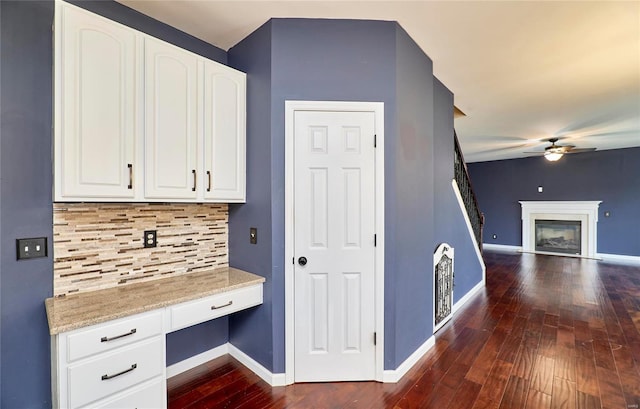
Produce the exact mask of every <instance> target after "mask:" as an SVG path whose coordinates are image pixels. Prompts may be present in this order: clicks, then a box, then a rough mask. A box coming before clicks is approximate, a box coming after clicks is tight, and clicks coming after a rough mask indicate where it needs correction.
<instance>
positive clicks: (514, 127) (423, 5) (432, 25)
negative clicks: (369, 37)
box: [119, 0, 640, 162]
mask: <svg viewBox="0 0 640 409" xmlns="http://www.w3.org/2000/svg"><path fill="white" fill-rule="evenodd" d="M119 1H120V3H122V4H125V5H127V6H129V7H131V8H134V9H136V10H138V11H140V12H142V13H144V14H147V15H149V16H151V17H154V18H156V19H158V20H160V21H163V22H165V23H167V24H169V25H172V26H174V27H176V28H178V29H180V30H183V31H185V32H187V33H189V34H191V35H193V36H195V37H198V38H201V39H203V40H205V41H207V42H209V43H211V44H214V45H216V46H218V47H220V48H222V49H224V50H228V49H229V48H231V47H232V46H234V45H235V44H237V43H238V42H239V41H240V40H242V39H243V38H244V37H246V36H247V35H248V34H249V33H251V32H252V31H253V30H255V29H256V28H258V27H259V26H260V25H262V24H263V23H264V22H265V21H267V20H268V19H269V18H271V17H309V18H352V19H379V20H395V21H398V22H399V23H400V25H401V26H402V27H403V28H404V29H405V30H406V31H407V32H408V33H409V35H410V36H411V37H412V38H413V39H414V40H415V41H416V42H417V43H418V45H419V46H420V47H421V48H422V49H423V50H424V52H425V53H426V54H428V55H429V57H431V59H432V60H433V65H434V74H435V75H436V77H438V79H440V80H441V81H442V82H443V83H444V84H445V85H446V86H447V87H448V88H449V89H450V90H451V91H453V93H454V94H455V104H456V106H457V107H458V108H459V109H460V110H462V111H463V112H464V113H465V114H466V115H467V116H466V117H463V118H458V119H456V121H455V128H456V131H457V133H458V137H459V138H460V142H461V144H462V148H463V152H464V155H465V158H466V160H467V161H468V162H476V161H486V160H495V159H507V158H517V157H524V156H530V154H525V153H524V152H525V151H543V149H544V146H546V145H548V143H546V142H545V140H546V139H549V138H551V137H559V138H560V139H561V141H560V144H562V143H565V144H572V145H575V146H576V147H578V148H590V147H595V148H598V150H604V149H615V148H624V147H631V146H640V1H627V2H618V1H595V2H587V1H399V0H394V1H367V0H359V1H317V0H298V1H270V0H258V1H242V0H237V1H215V0H172V1H168V0H119Z"/></svg>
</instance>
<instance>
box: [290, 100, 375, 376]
mask: <svg viewBox="0 0 640 409" xmlns="http://www.w3.org/2000/svg"><path fill="white" fill-rule="evenodd" d="M295 111H352V112H373V113H374V116H375V129H376V149H375V204H374V206H375V224H376V225H375V230H376V235H377V236H376V238H377V240H376V247H375V296H374V299H375V331H376V338H377V339H376V353H375V354H376V379H375V380H377V381H380V382H382V381H383V371H384V103H383V102H338V101H285V165H284V172H285V190H284V191H285V199H284V208H285V220H284V227H285V234H284V261H285V262H284V283H285V284H284V297H285V304H284V306H285V313H284V316H285V379H286V381H285V382H286V384H287V385H290V384H292V383H294V380H295V376H294V375H295V374H294V368H295V366H294V359H295V358H294V357H295V343H294V334H295V320H294V314H293V312H294V288H295V287H294V265H293V263H289V260H293V258H294V251H293V250H294V240H293V239H294V237H295V236H294V208H293V203H294V183H293V182H294V181H293V175H294V146H293V138H294V134H295V132H294V112H295Z"/></svg>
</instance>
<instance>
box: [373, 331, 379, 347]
mask: <svg viewBox="0 0 640 409" xmlns="http://www.w3.org/2000/svg"><path fill="white" fill-rule="evenodd" d="M373 345H378V333H377V332H374V333H373Z"/></svg>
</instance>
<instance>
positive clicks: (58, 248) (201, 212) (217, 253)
mask: <svg viewBox="0 0 640 409" xmlns="http://www.w3.org/2000/svg"><path fill="white" fill-rule="evenodd" d="M228 220H229V210H228V205H226V204H195V203H194V204H175V203H172V204H165V203H157V204H156V203H152V204H150V203H54V204H53V257H54V259H53V273H54V277H53V293H54V296H62V295H66V294H73V293H78V292H87V291H93V290H99V289H103V288H110V287H116V286H120V285H127V284H129V283H135V282H142V281H150V280H156V279H159V278H165V277H169V276H177V275H181V274H186V273H190V272H194V271H203V270H207V269H212V268H216V267H226V266H228V265H229V257H228V254H229V252H228ZM145 230H157V240H158V242H157V247H154V248H144V247H143V235H144V231H145Z"/></svg>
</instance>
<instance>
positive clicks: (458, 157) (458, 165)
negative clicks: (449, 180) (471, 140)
mask: <svg viewBox="0 0 640 409" xmlns="http://www.w3.org/2000/svg"><path fill="white" fill-rule="evenodd" d="M454 139H455V150H454V151H455V154H454V174H455V179H456V183H457V184H458V189H459V190H460V195H461V196H462V201H463V202H464V207H465V208H466V210H467V215H468V216H469V220H470V221H471V227H472V228H473V233H474V235H475V237H476V242H477V243H478V248H479V250H480V252H481V253H482V229H483V226H484V214H483V213H482V212H481V211H480V206H478V199H477V198H476V194H475V192H474V191H473V186H472V185H471V178H470V177H469V170H468V169H467V163H466V162H465V161H464V156H462V149H460V142H459V141H458V135H457V134H456V133H455V132H454Z"/></svg>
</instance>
